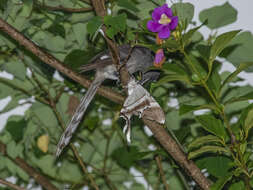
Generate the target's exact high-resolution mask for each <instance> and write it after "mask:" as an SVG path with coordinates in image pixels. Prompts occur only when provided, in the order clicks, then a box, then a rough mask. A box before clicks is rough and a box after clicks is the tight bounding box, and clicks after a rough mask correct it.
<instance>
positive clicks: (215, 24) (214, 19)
mask: <svg viewBox="0 0 253 190" xmlns="http://www.w3.org/2000/svg"><path fill="white" fill-rule="evenodd" d="M236 19H237V11H236V9H234V7H232V6H231V5H230V4H229V3H228V2H226V3H224V4H223V5H221V6H214V7H212V8H209V9H205V10H203V11H201V12H200V14H199V20H200V21H201V22H202V23H203V22H205V21H206V20H207V22H208V23H207V27H209V28H210V29H215V28H219V27H222V26H225V25H228V24H231V23H233V22H235V21H236Z"/></svg>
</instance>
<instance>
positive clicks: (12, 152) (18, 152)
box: [6, 141, 24, 159]
mask: <svg viewBox="0 0 253 190" xmlns="http://www.w3.org/2000/svg"><path fill="white" fill-rule="evenodd" d="M23 150H24V147H23V146H22V144H16V143H15V142H14V141H11V142H10V143H8V144H7V149H6V151H7V154H8V156H10V157H11V158H13V159H15V158H16V157H17V156H22V152H23Z"/></svg>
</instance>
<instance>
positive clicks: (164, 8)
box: [161, 3, 172, 18]
mask: <svg viewBox="0 0 253 190" xmlns="http://www.w3.org/2000/svg"><path fill="white" fill-rule="evenodd" d="M161 9H162V13H165V14H166V15H167V16H168V17H169V18H170V17H172V10H171V8H169V7H168V4H167V3H165V4H164V5H163V6H161Z"/></svg>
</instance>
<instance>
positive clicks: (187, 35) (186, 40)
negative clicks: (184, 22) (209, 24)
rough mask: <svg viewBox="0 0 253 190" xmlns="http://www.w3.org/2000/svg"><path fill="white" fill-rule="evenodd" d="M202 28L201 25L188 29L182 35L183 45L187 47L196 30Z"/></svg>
mask: <svg viewBox="0 0 253 190" xmlns="http://www.w3.org/2000/svg"><path fill="white" fill-rule="evenodd" d="M202 26H203V24H201V25H200V26H197V27H195V28H192V29H190V30H189V31H188V32H186V33H185V34H184V35H183V43H184V46H187V45H188V44H189V43H190V42H191V41H192V37H193V35H194V34H195V32H196V31H198V29H200V28H201V27H202Z"/></svg>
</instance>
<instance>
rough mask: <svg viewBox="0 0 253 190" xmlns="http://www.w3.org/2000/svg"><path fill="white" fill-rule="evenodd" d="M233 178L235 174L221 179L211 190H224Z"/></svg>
mask: <svg viewBox="0 0 253 190" xmlns="http://www.w3.org/2000/svg"><path fill="white" fill-rule="evenodd" d="M232 177H233V173H232V172H231V173H229V174H227V175H226V176H224V177H221V178H219V179H218V180H217V181H216V182H215V183H214V184H213V185H212V186H211V190H222V189H223V187H224V185H225V184H226V183H227V182H228V181H230V180H231V179H232Z"/></svg>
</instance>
